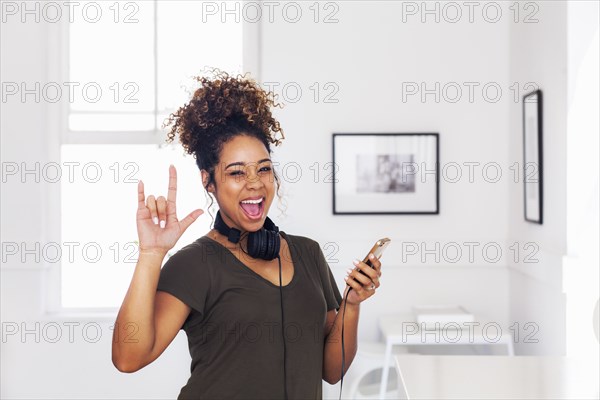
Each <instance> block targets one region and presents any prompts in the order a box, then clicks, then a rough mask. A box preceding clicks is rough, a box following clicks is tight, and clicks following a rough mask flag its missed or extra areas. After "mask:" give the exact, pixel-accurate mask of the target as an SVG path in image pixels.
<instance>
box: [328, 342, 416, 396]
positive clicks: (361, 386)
mask: <svg viewBox="0 0 600 400" xmlns="http://www.w3.org/2000/svg"><path fill="white" fill-rule="evenodd" d="M407 352H408V351H407V350H406V348H404V347H401V346H395V347H394V353H393V354H403V353H407ZM384 357H385V344H384V343H377V342H375V343H374V342H364V343H359V344H358V351H357V352H356V356H355V357H354V360H353V361H352V365H351V366H350V368H349V369H348V371H347V372H346V375H344V388H343V390H342V399H357V400H358V399H379V388H380V385H381V375H382V372H383V362H384ZM338 394H339V386H338ZM336 398H337V397H336ZM385 398H386V399H403V398H404V399H405V398H406V394H405V392H404V387H403V385H402V384H399V382H398V375H397V374H396V369H395V368H394V367H393V366H392V367H391V368H390V374H389V379H388V387H387V391H386V396H385Z"/></svg>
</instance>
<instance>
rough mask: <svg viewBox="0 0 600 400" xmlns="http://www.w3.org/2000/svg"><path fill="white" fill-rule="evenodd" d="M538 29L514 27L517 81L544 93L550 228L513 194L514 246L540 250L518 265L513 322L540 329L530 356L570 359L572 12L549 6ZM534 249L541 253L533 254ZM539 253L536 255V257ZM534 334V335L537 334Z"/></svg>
mask: <svg viewBox="0 0 600 400" xmlns="http://www.w3.org/2000/svg"><path fill="white" fill-rule="evenodd" d="M536 19H537V20H538V22H537V23H529V24H512V25H511V29H510V54H509V59H510V80H511V81H519V82H534V83H536V84H537V85H538V86H539V88H540V89H541V90H542V92H543V102H544V104H543V157H544V158H543V162H544V166H543V169H544V171H543V176H544V187H543V196H544V200H543V201H544V211H543V212H544V221H543V225H538V224H534V223H529V222H526V221H525V220H524V217H523V182H522V181H519V182H518V183H517V184H514V185H511V187H510V191H509V210H510V212H509V214H508V216H509V218H508V221H509V227H510V228H509V229H510V233H509V242H519V243H527V242H531V243H534V244H535V246H537V247H536V249H539V251H537V252H536V256H535V259H536V260H537V262H534V263H525V262H523V261H524V260H522V259H521V260H519V261H521V262H519V263H514V262H511V263H510V264H509V266H510V296H509V298H510V319H511V321H513V322H518V323H519V324H520V326H524V324H526V323H533V324H535V327H536V329H537V332H536V334H535V339H537V340H538V342H537V343H534V342H529V343H525V342H523V341H522V340H521V341H519V342H518V343H516V344H515V348H516V351H517V352H519V353H522V354H564V352H565V297H564V294H563V289H562V257H563V256H564V255H565V254H566V228H567V225H566V218H567V214H566V199H567V172H566V168H565V165H566V160H567V153H566V145H567V8H566V3H564V2H544V3H541V7H540V11H539V13H538V14H537V15H536ZM509 129H510V131H509V132H510V135H509V148H510V153H509V154H510V159H511V162H519V163H520V164H519V165H522V154H523V146H522V143H523V136H522V109H521V105H520V104H516V103H515V104H511V107H510V127H509ZM532 249H533V248H532ZM530 251H531V250H530ZM533 330H534V328H533V327H532V328H530V330H529V331H528V332H529V333H532V332H533Z"/></svg>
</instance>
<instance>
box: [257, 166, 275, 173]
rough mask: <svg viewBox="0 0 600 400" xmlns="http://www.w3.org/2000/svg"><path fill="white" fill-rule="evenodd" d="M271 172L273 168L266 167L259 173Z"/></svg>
mask: <svg viewBox="0 0 600 400" xmlns="http://www.w3.org/2000/svg"><path fill="white" fill-rule="evenodd" d="M271 170H272V168H271V167H269V166H266V167H262V168H261V169H259V170H258V172H269V171H271Z"/></svg>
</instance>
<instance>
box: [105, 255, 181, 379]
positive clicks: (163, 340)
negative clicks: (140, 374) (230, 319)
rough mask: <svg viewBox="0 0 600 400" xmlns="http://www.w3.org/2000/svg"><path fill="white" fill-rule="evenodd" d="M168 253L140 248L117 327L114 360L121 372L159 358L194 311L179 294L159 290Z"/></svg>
mask: <svg viewBox="0 0 600 400" xmlns="http://www.w3.org/2000/svg"><path fill="white" fill-rule="evenodd" d="M164 256H165V255H164V254H162V253H161V252H140V257H139V259H138V263H137V265H136V267H135V271H134V273H133V278H132V280H131V284H130V286H129V290H128V291H127V294H126V295H125V299H124V300H123V304H122V305H121V308H120V310H119V313H118V315H117V320H116V322H115V328H114V330H113V343H112V362H113V364H114V365H115V367H116V368H117V369H118V370H119V371H121V372H135V371H137V370H139V369H141V368H143V367H145V366H146V365H148V364H150V363H151V362H152V361H154V360H156V359H157V358H158V356H160V355H161V354H162V352H163V351H164V350H165V349H166V348H167V346H168V345H169V344H170V343H171V342H172V341H173V339H174V338H175V336H177V333H178V332H179V330H180V329H181V326H182V325H183V322H184V321H185V320H186V318H187V316H188V315H189V313H190V311H191V309H190V307H189V306H187V305H186V304H185V303H183V302H182V301H181V300H179V299H177V298H176V297H174V296H172V295H170V294H168V293H166V292H160V291H159V292H157V291H156V287H157V285H158V277H159V275H160V267H161V264H162V260H163V259H164Z"/></svg>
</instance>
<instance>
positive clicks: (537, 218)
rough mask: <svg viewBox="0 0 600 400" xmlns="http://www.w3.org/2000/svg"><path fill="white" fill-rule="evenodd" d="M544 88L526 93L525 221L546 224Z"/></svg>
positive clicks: (524, 99) (524, 103)
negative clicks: (544, 218) (544, 206)
mask: <svg viewBox="0 0 600 400" xmlns="http://www.w3.org/2000/svg"><path fill="white" fill-rule="evenodd" d="M542 99H543V98H542V91H541V90H539V89H538V90H535V91H533V92H531V93H528V94H526V95H524V96H523V189H524V190H523V201H524V214H525V220H526V221H529V222H534V223H537V224H540V225H541V224H542V223H543V216H544V213H543V210H544V209H543V205H544V191H543V188H544V185H543V183H544V182H543V181H544V180H543V176H544V163H543V154H544V152H543V140H542V137H543V134H542V133H543V129H542V128H543V124H542V116H543V113H542V105H543V102H542Z"/></svg>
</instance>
